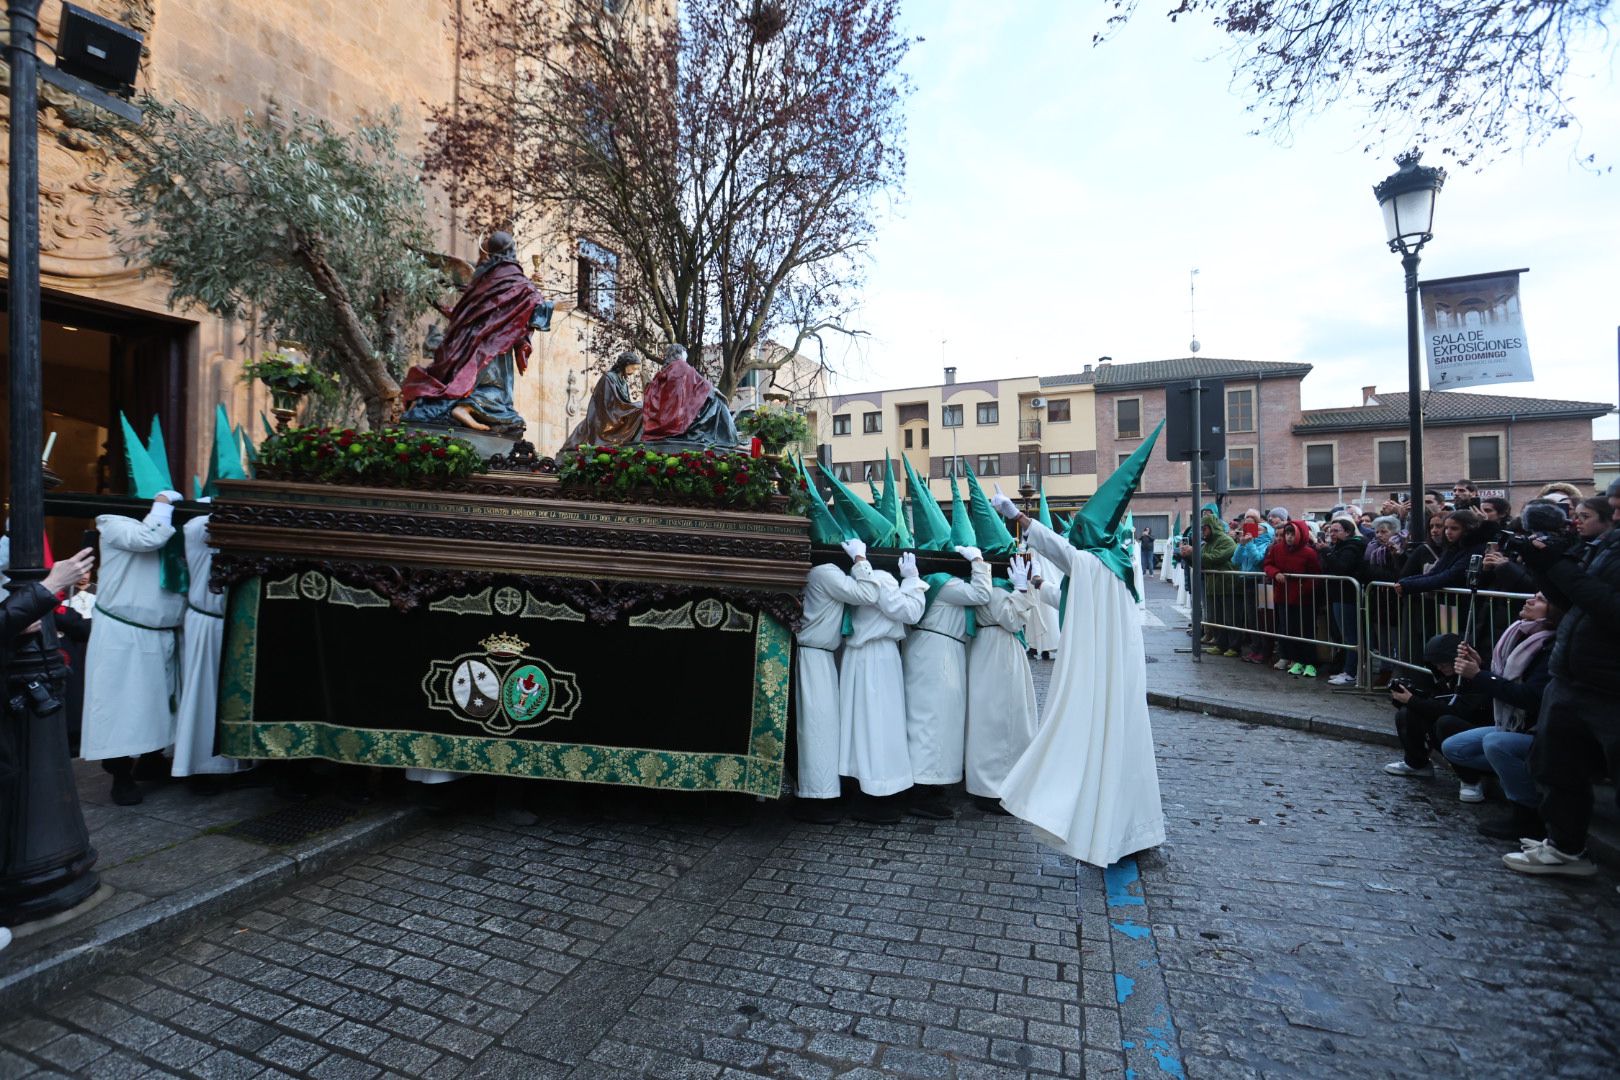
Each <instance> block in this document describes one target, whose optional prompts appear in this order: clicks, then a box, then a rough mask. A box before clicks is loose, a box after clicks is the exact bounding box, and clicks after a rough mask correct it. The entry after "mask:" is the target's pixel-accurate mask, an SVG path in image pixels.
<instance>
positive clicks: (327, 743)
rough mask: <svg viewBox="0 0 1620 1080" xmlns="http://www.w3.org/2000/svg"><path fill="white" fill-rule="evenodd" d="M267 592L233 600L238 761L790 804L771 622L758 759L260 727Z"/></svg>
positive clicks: (241, 586) (230, 724) (757, 694)
mask: <svg viewBox="0 0 1620 1080" xmlns="http://www.w3.org/2000/svg"><path fill="white" fill-rule="evenodd" d="M260 592H261V586H260V579H258V578H250V579H248V580H245V581H242V582H239V583H237V584H236V585H235V586H234V587H233V588H232V590H231V599H230V610H229V617H228V619H227V622H226V628H225V635H226V636H225V663H224V669H223V671H222V673H221V680H220V697H219V727H220V749H221V751H222V752H223V753H224V754H225V755H226V756H228V757H235V758H271V759H273V758H281V759H287V758H326V759H327V760H330V761H340V762H345V763H348V764H356V765H380V766H384V767H389V768H421V769H444V770H447V771H449V772H466V773H489V774H493V775H497V776H519V777H529V778H533V779H542V780H572V781H577V782H580V783H588V784H623V785H628V786H633V787H646V788H661V789H667V790H673V791H735V792H742V793H746V794H751V795H763V796H765V797H766V798H773V799H774V798H776V797H777V796H779V795H780V794H781V790H782V761H783V756H784V754H785V753H786V750H787V717H788V694H789V692H790V686H789V679H790V678H791V675H790V671H791V664H790V661H791V656H792V653H791V652H790V649H791V646H792V637H791V635H790V634H789V633H788V630H787V628H786V627H785V626H783V625H782V624H781V623H780V622H778V621H777V620H776V619H774V618H772V617H771V616H769V615H767V614H765V613H764V612H761V613H759V616H758V619H757V621H756V623H755V626H756V629H755V633H754V706H753V726H752V728H751V729H750V734H749V747H748V749H749V752H748V753H747V754H713V753H688V752H681V751H672V750H657V749H641V748H627V747H618V746H596V745H592V744H588V743H549V742H533V741H529V740H523V739H500V738H490V737H487V736H473V735H439V734H434V733H429V732H420V731H390V730H377V729H370V728H351V727H342V726H339V725H336V724H326V723H315V722H307V721H306V722H300V721H265V720H260V719H258V718H256V717H255V716H254V715H253V687H254V682H255V668H256V663H257V658H258V623H259V597H260Z"/></svg>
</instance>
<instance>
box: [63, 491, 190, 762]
mask: <svg viewBox="0 0 1620 1080" xmlns="http://www.w3.org/2000/svg"><path fill="white" fill-rule="evenodd" d="M169 517H170V515H169V514H168V513H159V512H157V511H154V512H153V513H151V514H148V515H147V516H146V518H145V519H144V520H142V521H136V520H135V519H134V518H128V517H123V516H122V515H119V514H103V515H102V516H101V517H98V518H96V528H97V529H98V530H99V531H100V533H101V555H100V563H101V570H100V573H99V574H98V575H97V580H96V614H95V619H94V622H93V626H94V629H93V630H92V631H91V633H90V646H89V648H88V649H87V650H86V651H85V660H84V729H83V734H82V736H81V737H80V740H79V753H80V755H81V756H82V757H84V759H85V760H86V761H100V760H103V759H106V758H119V757H133V756H135V755H137V754H144V753H147V752H148V751H152V750H162V749H163V748H164V747H166V746H169V745H170V744H171V743H173V742H174V710H175V706H176V705H178V704H179V697H180V650H179V642H178V640H177V637H178V634H177V631H178V630H179V627H180V620H181V616H182V615H183V614H184V612H185V610H186V598H185V597H184V596H182V595H181V594H179V593H174V592H166V591H164V589H163V587H162V586H161V585H160V584H158V579H159V574H160V573H161V565H162V555H161V554H160V553H161V551H162V548H163V545H164V544H166V543H168V542H169V537H171V536H173V535H174V526H173V525H171V524H170V523H169ZM120 620H123V621H120ZM133 623H138V624H140V625H138V626H137V625H131V624H133Z"/></svg>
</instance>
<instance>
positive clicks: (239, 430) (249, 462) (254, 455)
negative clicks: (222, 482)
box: [236, 424, 259, 476]
mask: <svg viewBox="0 0 1620 1080" xmlns="http://www.w3.org/2000/svg"><path fill="white" fill-rule="evenodd" d="M236 441H237V443H239V444H240V445H241V447H242V466H243V471H245V472H246V473H247V474H248V475H249V476H251V475H252V474H253V466H255V465H257V464H258V463H259V449H258V447H256V446H254V445H253V440H252V439H250V438H248V434H247V428H246V427H244V426H242V425H241V424H237V425H236Z"/></svg>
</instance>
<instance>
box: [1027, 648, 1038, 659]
mask: <svg viewBox="0 0 1620 1080" xmlns="http://www.w3.org/2000/svg"><path fill="white" fill-rule="evenodd" d="M1024 652H1026V653H1027V654H1029V656H1030V658H1031V659H1034V657H1035V650H1034V649H1029V648H1026V649H1025V650H1024Z"/></svg>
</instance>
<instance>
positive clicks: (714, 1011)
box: [0, 665, 1620, 1080]
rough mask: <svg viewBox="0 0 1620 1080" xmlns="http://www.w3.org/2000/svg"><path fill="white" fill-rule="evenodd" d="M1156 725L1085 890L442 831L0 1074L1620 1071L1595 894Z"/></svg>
mask: <svg viewBox="0 0 1620 1080" xmlns="http://www.w3.org/2000/svg"><path fill="white" fill-rule="evenodd" d="M1043 666H1044V665H1043ZM1154 724H1155V729H1156V733H1157V737H1158V742H1159V744H1160V753H1161V759H1160V760H1161V773H1162V777H1163V787H1164V798H1165V807H1166V811H1167V814H1168V816H1169V818H1170V835H1171V839H1170V843H1169V844H1168V845H1167V846H1166V847H1165V848H1163V849H1161V850H1160V851H1157V852H1153V853H1148V854H1144V855H1142V856H1140V857H1139V858H1138V859H1135V860H1127V861H1125V862H1124V863H1122V864H1121V865H1120V866H1118V867H1115V868H1112V869H1111V870H1110V871H1109V872H1108V873H1107V874H1106V875H1105V874H1103V873H1101V872H1098V871H1095V870H1092V869H1090V868H1087V867H1082V866H1077V865H1076V864H1074V863H1073V862H1072V861H1070V860H1067V859H1064V858H1061V857H1059V856H1057V855H1055V854H1052V853H1048V852H1046V851H1044V850H1043V849H1041V848H1039V847H1038V846H1037V845H1035V844H1034V843H1033V842H1032V841H1031V840H1030V839H1029V836H1028V834H1027V831H1026V829H1025V828H1024V827H1023V826H1022V825H1020V824H1019V823H1017V822H1016V821H1013V820H1011V819H1008V818H1005V817H999V816H989V815H985V814H982V813H980V812H979V811H977V810H975V809H972V808H971V807H967V806H964V807H963V809H962V812H961V814H960V816H959V817H958V819H957V820H956V821H953V822H940V823H934V822H923V821H918V820H915V819H911V820H908V821H907V822H906V823H905V824H903V825H901V826H898V827H894V828H887V829H885V828H881V827H874V826H864V825H862V826H857V825H849V824H846V825H843V826H840V827H836V828H829V827H821V826H809V825H801V824H798V823H794V822H792V821H790V820H789V819H787V818H786V817H785V816H784V815H783V814H782V813H781V810H780V808H779V807H777V806H772V805H760V806H756V805H753V804H718V805H716V804H705V803H704V802H703V801H702V800H699V799H696V798H693V797H684V798H683V797H680V796H666V797H645V798H639V799H637V798H630V797H627V796H626V795H624V794H623V793H613V794H612V795H611V796H610V797H609V800H608V801H606V802H602V801H583V802H574V803H573V804H572V805H559V807H558V808H557V809H556V810H555V811H554V812H551V813H548V814H546V815H545V816H543V817H542V819H541V820H540V822H539V823H538V824H536V825H533V826H527V827H518V826H514V825H507V824H502V823H500V822H499V821H497V820H495V819H492V818H476V817H474V818H459V819H450V820H446V821H444V822H443V823H441V824H439V825H437V826H436V827H434V828H431V829H427V830H424V831H422V832H419V833H417V834H415V835H412V836H408V837H405V838H403V839H401V840H399V841H397V842H395V843H393V844H391V845H390V846H388V847H387V848H385V849H383V850H380V851H377V852H375V853H373V854H371V855H368V856H366V857H364V858H361V859H358V860H356V861H354V862H353V863H351V864H349V865H348V866H346V867H345V868H343V869H341V870H339V871H336V872H333V873H329V874H326V875H324V876H321V877H318V878H315V879H314V880H311V881H308V882H307V883H303V884H300V885H297V886H295V887H293V888H290V889H289V890H287V891H286V892H284V893H282V894H280V895H278V896H276V897H274V898H272V899H270V900H268V901H266V902H264V903H262V904H259V905H257V906H255V907H253V908H251V909H249V910H245V911H242V912H240V913H238V914H236V915H234V916H232V917H230V918H228V919H222V920H219V921H216V922H214V923H212V924H209V925H206V926H204V927H202V928H201V929H199V930H197V931H195V932H192V933H190V934H188V935H186V936H184V937H182V938H180V939H178V940H177V941H175V942H174V943H172V944H171V945H170V946H168V947H165V948H162V949H160V950H154V951H152V952H149V953H147V954H144V955H142V956H139V957H133V958H129V959H126V960H124V961H121V962H120V963H119V964H117V965H115V967H114V968H113V969H112V970H111V971H109V972H108V973H107V974H105V975H103V976H100V977H97V978H95V979H93V980H91V981H89V982H87V983H85V984H82V985H80V986H77V987H73V988H70V989H69V990H68V991H67V992H66V993H65V994H63V995H62V996H61V997H59V998H58V999H56V1000H54V1001H51V1002H48V1003H46V1004H45V1005H43V1006H42V1007H40V1008H38V1009H35V1010H32V1011H30V1012H29V1013H28V1014H27V1015H24V1016H21V1017H16V1018H9V1019H7V1020H5V1021H0V1076H5V1077H12V1076H23V1075H50V1074H53V1073H54V1074H65V1075H71V1076H85V1077H118V1076H162V1075H180V1076H200V1077H248V1076H265V1077H269V1076H283V1075H295V1076H311V1077H371V1076H378V1075H383V1074H389V1075H409V1076H418V1075H420V1076H456V1075H467V1076H521V1077H540V1078H544V1077H562V1076H570V1077H578V1078H598V1077H600V1078H609V1080H611V1078H614V1077H629V1076H676V1077H733V1078H735V1077H743V1076H771V1077H783V1078H799V1077H834V1076H839V1077H847V1078H850V1080H860V1078H867V1077H876V1076H907V1077H956V1078H963V1080H968V1078H977V1077H1023V1076H1050V1075H1063V1076H1079V1075H1086V1076H1091V1077H1114V1076H1123V1075H1125V1069H1126V1066H1127V1065H1129V1067H1130V1068H1131V1070H1132V1075H1134V1076H1135V1077H1137V1078H1140V1080H1146V1078H1148V1077H1152V1076H1160V1075H1169V1076H1191V1077H1195V1078H1197V1077H1226V1076H1257V1075H1263V1076H1312V1077H1319V1076H1352V1077H1359V1076H1403V1077H1404V1076H1415V1075H1426V1076H1469V1077H1494V1076H1501V1077H1519V1076H1529V1075H1537V1074H1544V1075H1572V1076H1580V1075H1591V1076H1598V1075H1612V1074H1613V1070H1612V1063H1613V1061H1614V1055H1615V1049H1616V1048H1615V1043H1614V1031H1613V1028H1614V1019H1615V1017H1616V1016H1617V1015H1620V1011H1617V1009H1616V997H1617V996H1620V995H1617V989H1620V982H1617V979H1620V976H1617V975H1616V974H1615V972H1616V970H1617V968H1620V965H1617V963H1616V961H1617V959H1620V955H1617V954H1620V944H1617V943H1620V903H1617V898H1616V896H1615V894H1614V889H1613V886H1612V883H1610V882H1609V881H1608V880H1607V879H1606V878H1605V879H1603V880H1599V881H1595V882H1584V883H1578V884H1558V883H1550V882H1545V881H1527V880H1524V879H1520V878H1516V877H1514V876H1513V875H1511V874H1509V873H1508V872H1507V871H1506V870H1505V869H1503V868H1501V866H1500V864H1499V863H1498V862H1497V861H1496V856H1497V854H1498V852H1499V848H1498V847H1496V846H1493V845H1491V844H1489V843H1487V842H1484V841H1480V840H1478V839H1476V838H1474V837H1473V836H1472V835H1471V833H1470V819H1471V817H1472V816H1473V815H1474V814H1475V813H1476V812H1477V809H1478V808H1473V807H1463V806H1460V805H1458V804H1457V803H1456V801H1455V794H1454V792H1455V789H1454V788H1451V787H1450V786H1449V785H1447V784H1444V783H1442V782H1440V781H1436V782H1434V783H1433V784H1429V785H1426V784H1423V783H1421V782H1418V783H1414V782H1411V781H1401V780H1397V779H1395V778H1392V777H1386V776H1384V775H1383V774H1381V773H1378V772H1377V768H1376V767H1377V766H1378V765H1379V764H1380V763H1381V762H1382V760H1383V752H1382V751H1381V750H1379V749H1378V748H1375V747H1369V746H1364V745H1358V744H1354V743H1347V742H1338V741H1333V740H1326V739H1323V738H1321V737H1319V736H1312V735H1307V734H1301V733H1296V732H1291V731H1285V730H1279V729H1271V728H1250V727H1245V726H1242V725H1238V724H1235V723H1233V722H1232V721H1229V720H1215V719H1209V718H1205V717H1199V716H1195V715H1191V714H1182V713H1167V712H1155V714H1154Z"/></svg>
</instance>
